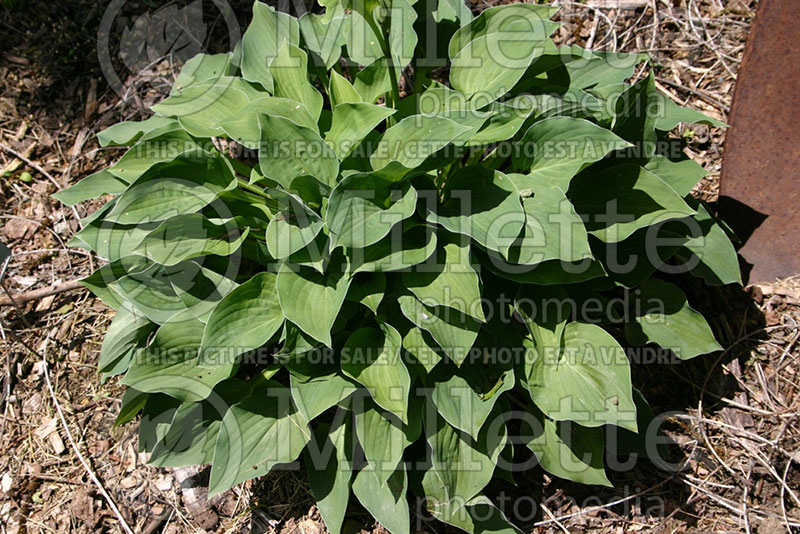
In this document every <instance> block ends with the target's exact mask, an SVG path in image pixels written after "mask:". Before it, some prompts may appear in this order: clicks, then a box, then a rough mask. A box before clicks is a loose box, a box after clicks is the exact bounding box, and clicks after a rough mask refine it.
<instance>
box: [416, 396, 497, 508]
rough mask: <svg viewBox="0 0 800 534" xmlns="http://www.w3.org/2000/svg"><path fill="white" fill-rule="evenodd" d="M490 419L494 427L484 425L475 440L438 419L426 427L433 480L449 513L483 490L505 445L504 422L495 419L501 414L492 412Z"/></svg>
mask: <svg viewBox="0 0 800 534" xmlns="http://www.w3.org/2000/svg"><path fill="white" fill-rule="evenodd" d="M491 417H493V419H492V421H493V423H494V424H490V425H486V427H485V428H483V429H482V430H481V432H480V434H479V435H478V439H473V438H471V437H470V436H468V435H467V434H465V433H463V432H459V431H458V430H456V429H455V428H453V427H452V426H450V425H449V424H448V423H447V422H445V421H444V420H442V419H440V418H438V417H437V418H436V424H435V425H426V431H427V432H431V430H432V433H430V434H428V435H427V436H426V437H427V440H428V445H429V446H430V448H431V460H432V465H433V474H434V475H435V478H434V480H436V482H435V483H436V484H437V485H439V486H440V487H441V488H442V490H441V501H442V502H443V503H449V504H450V506H449V512H450V513H451V514H452V513H455V512H456V511H457V510H458V508H460V507H461V506H462V505H463V504H464V503H465V502H468V501H469V500H470V499H472V498H473V497H475V496H476V495H477V494H478V493H480V492H481V490H483V488H484V487H486V485H487V484H488V483H489V481H490V480H491V479H492V474H493V473H494V468H495V465H496V464H497V460H498V458H499V457H500V452H501V451H502V450H503V448H505V446H506V443H507V442H508V436H507V434H506V426H505V423H504V422H502V421H500V420H496V419H494V418H499V417H500V411H499V410H495V411H494V412H493V415H492V416H491ZM428 426H433V428H432V429H429V428H427V427H428Z"/></svg>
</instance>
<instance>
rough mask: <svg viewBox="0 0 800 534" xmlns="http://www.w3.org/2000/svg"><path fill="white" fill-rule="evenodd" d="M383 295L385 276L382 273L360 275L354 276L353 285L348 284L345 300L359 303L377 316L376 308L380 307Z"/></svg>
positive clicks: (384, 291)
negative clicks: (348, 288) (348, 289)
mask: <svg viewBox="0 0 800 534" xmlns="http://www.w3.org/2000/svg"><path fill="white" fill-rule="evenodd" d="M385 293H386V275H384V274H383V273H361V274H357V275H354V280H353V283H352V284H350V291H349V292H348V293H347V300H352V301H354V302H360V303H361V304H363V305H364V306H366V307H367V308H369V309H370V310H371V311H372V313H374V314H376V315H377V314H378V306H380V305H381V302H382V301H383V297H384V295H385Z"/></svg>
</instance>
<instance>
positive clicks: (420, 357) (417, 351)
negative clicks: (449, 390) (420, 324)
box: [403, 327, 443, 373]
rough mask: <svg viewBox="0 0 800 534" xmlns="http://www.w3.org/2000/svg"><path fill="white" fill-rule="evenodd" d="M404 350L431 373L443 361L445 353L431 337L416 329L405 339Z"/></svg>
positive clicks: (409, 332) (410, 331)
mask: <svg viewBox="0 0 800 534" xmlns="http://www.w3.org/2000/svg"><path fill="white" fill-rule="evenodd" d="M403 349H404V350H405V351H407V352H408V353H410V354H411V355H412V356H414V358H415V359H416V360H417V361H418V362H419V363H420V364H421V365H422V367H424V368H425V371H426V372H427V373H430V372H431V371H432V370H433V368H434V367H436V365H437V364H438V363H439V362H440V361H442V356H443V351H442V349H441V347H439V346H438V345H437V344H436V342H435V341H434V340H433V338H432V337H431V335H430V334H429V333H428V332H425V331H424V330H422V329H420V328H417V327H414V328H412V329H411V330H409V331H408V334H406V337H404V338H403Z"/></svg>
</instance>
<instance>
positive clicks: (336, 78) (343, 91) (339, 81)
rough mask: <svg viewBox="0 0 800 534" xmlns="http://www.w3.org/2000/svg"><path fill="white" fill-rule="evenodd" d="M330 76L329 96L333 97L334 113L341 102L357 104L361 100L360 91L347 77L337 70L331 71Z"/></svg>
mask: <svg viewBox="0 0 800 534" xmlns="http://www.w3.org/2000/svg"><path fill="white" fill-rule="evenodd" d="M330 78H331V81H330V86H329V87H328V97H329V98H330V99H331V106H333V110H334V113H336V106H338V105H339V104H356V103H359V102H361V95H359V94H358V91H356V90H355V88H354V87H353V85H352V84H351V83H350V82H349V81H348V80H347V78H345V77H344V76H342V75H341V74H339V73H338V72H336V71H335V70H332V71H331V73H330ZM373 100H374V99H373Z"/></svg>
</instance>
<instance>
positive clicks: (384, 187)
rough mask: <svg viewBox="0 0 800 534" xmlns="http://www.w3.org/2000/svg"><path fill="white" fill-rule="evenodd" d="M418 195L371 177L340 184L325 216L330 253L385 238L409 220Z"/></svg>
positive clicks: (407, 187) (354, 176)
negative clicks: (329, 238) (341, 248)
mask: <svg viewBox="0 0 800 534" xmlns="http://www.w3.org/2000/svg"><path fill="white" fill-rule="evenodd" d="M416 207H417V192H416V190H415V189H414V188H413V187H411V185H410V184H407V183H406V184H394V183H392V182H389V181H386V180H384V179H382V178H378V177H376V176H374V175H371V174H351V175H350V176H348V177H347V178H345V179H343V180H342V181H341V182H339V185H337V186H336V187H335V188H334V189H333V191H332V192H331V196H330V199H329V200H328V212H327V214H326V216H325V219H326V222H327V224H328V228H329V229H330V233H331V250H333V249H335V248H336V247H339V246H344V247H346V248H365V247H368V246H370V245H373V244H375V243H377V242H378V241H380V240H381V239H382V238H384V237H385V236H386V235H387V234H388V233H389V231H390V230H391V229H392V227H393V226H395V225H396V224H397V223H400V222H402V221H403V220H405V219H407V218H409V217H411V215H413V214H414V211H415V210H416Z"/></svg>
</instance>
